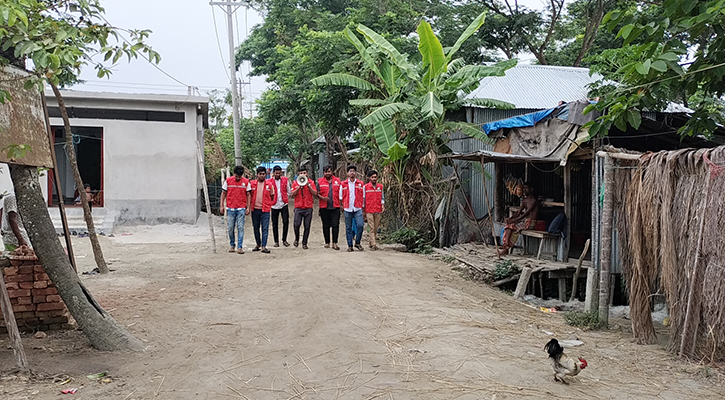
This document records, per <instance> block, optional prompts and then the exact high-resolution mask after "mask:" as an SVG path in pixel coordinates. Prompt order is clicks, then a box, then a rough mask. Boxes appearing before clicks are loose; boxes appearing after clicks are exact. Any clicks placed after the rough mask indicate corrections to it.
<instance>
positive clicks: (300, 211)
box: [295, 208, 312, 245]
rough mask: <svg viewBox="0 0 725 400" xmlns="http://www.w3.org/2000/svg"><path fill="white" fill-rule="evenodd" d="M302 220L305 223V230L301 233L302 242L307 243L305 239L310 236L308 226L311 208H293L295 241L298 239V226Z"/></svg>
mask: <svg viewBox="0 0 725 400" xmlns="http://www.w3.org/2000/svg"><path fill="white" fill-rule="evenodd" d="M303 222H304V224H305V232H304V234H303V235H302V244H303V245H307V239H309V238H310V226H311V225H312V209H311V208H295V242H299V241H300V226H301V225H302V223H303Z"/></svg>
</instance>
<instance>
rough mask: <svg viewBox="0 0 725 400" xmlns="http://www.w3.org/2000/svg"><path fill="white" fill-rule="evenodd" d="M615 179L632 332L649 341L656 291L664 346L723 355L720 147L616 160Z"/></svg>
mask: <svg viewBox="0 0 725 400" xmlns="http://www.w3.org/2000/svg"><path fill="white" fill-rule="evenodd" d="M632 166H636V167H637V168H632ZM615 179H616V182H617V184H616V185H615V186H616V187H615V188H614V190H615V195H614V196H615V204H614V207H615V208H614V209H615V210H616V211H615V212H616V213H617V220H618V230H619V235H620V236H619V238H620V251H621V254H620V257H621V260H622V267H623V269H624V272H625V275H626V279H627V287H628V290H629V296H630V306H631V318H632V329H633V332H634V336H635V338H636V339H637V341H638V342H639V343H653V342H655V341H656V336H655V332H654V328H653V325H652V319H651V316H650V305H651V300H652V298H653V296H652V295H653V294H655V293H660V294H664V295H665V297H666V299H667V305H668V308H669V311H670V319H671V325H670V330H671V341H670V348H671V349H672V350H673V351H676V352H681V353H682V354H684V355H688V356H690V355H696V356H698V357H702V358H706V359H710V360H712V361H715V360H723V359H725V146H723V147H718V148H715V149H701V150H678V151H670V152H659V153H651V154H646V155H644V156H642V157H641V158H640V160H639V162H638V163H637V162H629V164H627V162H626V161H621V162H620V165H619V168H617V169H616V170H615Z"/></svg>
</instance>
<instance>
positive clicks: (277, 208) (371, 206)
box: [219, 165, 385, 254]
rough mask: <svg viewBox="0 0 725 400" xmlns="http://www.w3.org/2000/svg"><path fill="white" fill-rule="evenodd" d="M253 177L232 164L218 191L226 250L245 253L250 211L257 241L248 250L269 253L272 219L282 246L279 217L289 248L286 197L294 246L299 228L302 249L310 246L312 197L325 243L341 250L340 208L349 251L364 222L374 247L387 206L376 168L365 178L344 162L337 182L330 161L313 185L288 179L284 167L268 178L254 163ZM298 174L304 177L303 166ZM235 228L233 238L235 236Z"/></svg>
mask: <svg viewBox="0 0 725 400" xmlns="http://www.w3.org/2000/svg"><path fill="white" fill-rule="evenodd" d="M256 172H257V174H256V179H255V180H252V181H250V180H247V179H246V178H244V176H243V175H244V167H241V166H237V167H234V176H230V177H229V178H227V179H226V180H225V181H224V182H223V183H222V194H221V198H220V203H219V212H220V213H221V214H224V211H225V209H226V213H227V228H228V233H229V245H230V248H229V252H230V253H233V252H237V253H239V254H244V249H243V247H242V244H243V242H244V222H245V218H246V216H247V215H250V214H251V216H252V227H253V229H254V240H255V242H256V246H255V247H254V249H252V251H261V252H262V253H269V252H270V251H269V249H268V248H267V239H268V237H269V223H270V219H271V221H272V234H273V239H274V247H279V246H280V235H279V221H280V219H281V220H282V237H281V239H282V242H281V245H282V246H285V247H289V246H290V244H289V242H287V234H288V233H289V219H290V215H289V201H290V199H293V200H294V217H293V229H294V235H295V240H294V246H295V247H298V246H299V245H300V228H303V233H302V249H304V250H307V249H308V246H307V244H308V241H309V238H310V227H311V225H312V212H313V211H312V210H313V208H314V205H315V199H316V198H317V199H318V203H319V209H320V219H321V220H322V234H323V236H324V239H325V248H332V249H334V250H340V247H339V246H338V244H337V243H338V236H339V233H340V218H341V215H340V214H341V212H344V217H345V236H346V239H347V251H354V249H357V250H359V251H363V250H364V249H363V246H362V244H361V243H360V242H361V240H362V234H363V228H364V225H365V221H367V223H368V225H369V226H370V235H369V236H370V249H371V250H377V249H378V246H377V231H378V229H379V228H380V219H381V214H382V213H383V212H384V211H385V197H384V195H383V185H382V184H380V183H378V173H377V171H374V170H371V171H369V172H368V173H367V178H368V183H367V184H366V183H363V182H362V181H360V180H359V179H357V169H356V168H355V166H353V165H351V166H348V167H347V179H345V180H344V181H341V180H340V178H338V177H336V176H335V175H334V174H333V171H332V167H331V166H329V165H328V166H325V167H324V168H323V177H321V178H320V179H318V180H317V182H316V184H315V182H313V181H312V180H310V179H302V180H299V181H303V182H304V184H303V185H300V184H299V183H298V180H295V181H293V182H292V183H291V184H290V181H289V179H287V177H285V176H282V168H280V167H279V166H275V167H274V168H273V169H272V177H271V178H270V179H267V169H266V168H265V167H259V168H257V171H256ZM298 174H299V175H301V176H304V177H307V170H306V169H305V168H302V169H300V170H299V171H298ZM235 233H236V240H235Z"/></svg>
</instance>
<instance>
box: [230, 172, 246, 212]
mask: <svg viewBox="0 0 725 400" xmlns="http://www.w3.org/2000/svg"><path fill="white" fill-rule="evenodd" d="M248 187H249V181H248V180H247V178H245V177H242V179H240V180H239V181H237V179H236V178H235V177H233V176H230V177H229V178H227V208H247V188H248Z"/></svg>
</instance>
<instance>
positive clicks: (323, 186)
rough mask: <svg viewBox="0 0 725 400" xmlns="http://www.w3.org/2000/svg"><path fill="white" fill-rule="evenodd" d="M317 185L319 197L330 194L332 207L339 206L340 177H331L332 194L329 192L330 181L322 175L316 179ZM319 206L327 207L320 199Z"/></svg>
mask: <svg viewBox="0 0 725 400" xmlns="http://www.w3.org/2000/svg"><path fill="white" fill-rule="evenodd" d="M317 185H319V186H320V192H319V195H320V196H321V197H328V196H329V195H332V207H333V208H340V179H339V178H337V177H336V176H333V177H332V194H330V182H328V180H327V178H325V177H324V176H323V177H322V178H320V179H318V180H317ZM320 208H327V202H326V201H322V200H320Z"/></svg>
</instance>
